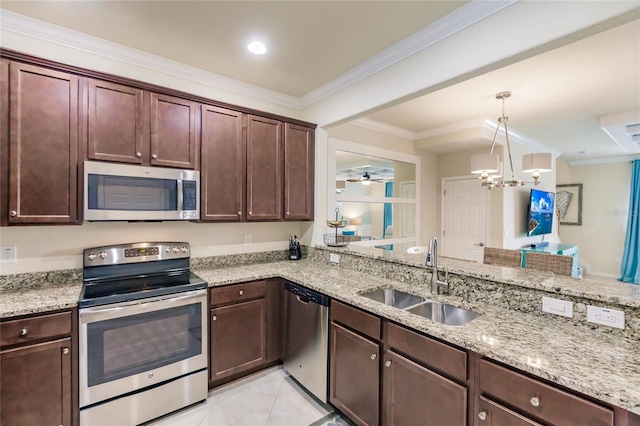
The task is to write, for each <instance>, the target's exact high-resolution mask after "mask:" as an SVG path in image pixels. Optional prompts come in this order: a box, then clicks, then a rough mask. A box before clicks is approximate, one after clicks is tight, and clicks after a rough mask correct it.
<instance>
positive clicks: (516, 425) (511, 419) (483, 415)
mask: <svg viewBox="0 0 640 426" xmlns="http://www.w3.org/2000/svg"><path fill="white" fill-rule="evenodd" d="M479 409H480V411H479V412H478V420H477V423H478V424H480V425H487V426H541V424H540V423H537V422H534V421H533V420H530V419H527V418H526V417H524V416H522V415H520V414H518V413H516V412H515V411H512V410H510V409H508V408H507V407H504V406H502V405H500V404H498V403H496V402H493V401H491V400H490V399H487V398H485V397H482V396H481V397H480V403H479Z"/></svg>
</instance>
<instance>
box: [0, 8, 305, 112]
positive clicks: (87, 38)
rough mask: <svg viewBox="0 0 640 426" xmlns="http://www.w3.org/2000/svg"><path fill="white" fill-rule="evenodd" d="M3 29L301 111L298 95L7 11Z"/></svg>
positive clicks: (1, 23)
mask: <svg viewBox="0 0 640 426" xmlns="http://www.w3.org/2000/svg"><path fill="white" fill-rule="evenodd" d="M0 27H1V29H2V31H3V32H5V31H6V32H11V33H15V34H19V35H22V36H26V37H30V38H34V39H37V40H43V41H46V42H48V43H53V44H57V45H60V46H64V47H68V48H71V49H75V50H78V51H81V52H87V53H91V54H94V55H98V56H102V57H105V58H109V59H113V60H116V61H119V62H124V63H127V64H131V65H135V66H138V67H141V68H145V69H149V70H152V71H157V72H160V73H163V74H167V75H171V76H174V77H179V78H182V79H185V80H189V81H193V82H196V83H200V84H203V85H206V86H211V87H215V88H218V89H222V90H227V91H230V92H234V93H237V94H241V95H246V96H251V97H253V98H257V99H261V100H264V101H268V102H272V103H275V104H279V105H283V106H286V107H289V108H295V109H301V108H300V99H299V98H297V97H295V96H290V95H286V94H284V93H280V92H276V91H274V90H269V89H265V88H263V87H259V86H256V85H253V84H249V83H244V82H242V81H239V80H235V79H233V78H229V77H226V76H223V75H220V74H216V73H212V72H209V71H205V70H203V69H201V68H197V67H193V66H190V65H186V64H184V63H182V62H178V61H173V60H171V59H167V58H164V57H161V56H158V55H154V54H151V53H148V52H144V51H142V50H138V49H133V48H131V47H126V46H123V45H121V44H118V43H114V42H111V41H108V40H104V39H101V38H98V37H94V36H91V35H88V34H85V33H81V32H78V31H74V30H70V29H68V28H64V27H61V26H58V25H54V24H50V23H48V22H44V21H40V20H37V19H33V18H30V17H28V16H24V15H20V14H17V13H13V12H10V11H7V10H4V9H3V10H2V13H0ZM47 59H53V58H47Z"/></svg>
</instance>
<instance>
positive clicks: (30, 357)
mask: <svg viewBox="0 0 640 426" xmlns="http://www.w3.org/2000/svg"><path fill="white" fill-rule="evenodd" d="M71 369H72V361H71V338H69V337H67V338H64V339H59V340H54V341H52V342H44V343H38V344H34V345H29V346H22V347H18V348H14V349H9V350H3V351H2V352H0V371H2V376H1V379H0V410H1V411H0V419H2V424H3V425H4V426H11V425H16V426H24V425H70V424H71V418H72V407H71V404H72V392H71V387H72V375H71Z"/></svg>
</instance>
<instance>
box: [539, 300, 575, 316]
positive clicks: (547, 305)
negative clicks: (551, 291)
mask: <svg viewBox="0 0 640 426" xmlns="http://www.w3.org/2000/svg"><path fill="white" fill-rule="evenodd" d="M542 311H543V312H548V313H550V314H555V315H561V316H563V317H569V318H573V303H572V302H569V301H567V300H560V299H554V298H552V297H543V298H542Z"/></svg>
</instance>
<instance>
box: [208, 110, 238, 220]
mask: <svg viewBox="0 0 640 426" xmlns="http://www.w3.org/2000/svg"><path fill="white" fill-rule="evenodd" d="M243 120H244V118H243V114H242V113H240V112H237V111H232V110H228V109H223V108H217V107H213V106H209V105H202V139H201V149H202V156H201V166H200V186H201V193H202V196H201V204H202V205H201V207H200V212H201V213H200V218H201V219H202V220H220V221H240V220H241V219H242V218H243V216H244V210H245V209H244V206H243V200H244V187H245V157H246V144H245V139H244V136H243Z"/></svg>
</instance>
